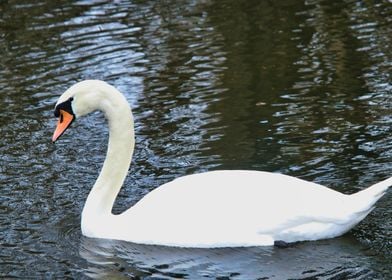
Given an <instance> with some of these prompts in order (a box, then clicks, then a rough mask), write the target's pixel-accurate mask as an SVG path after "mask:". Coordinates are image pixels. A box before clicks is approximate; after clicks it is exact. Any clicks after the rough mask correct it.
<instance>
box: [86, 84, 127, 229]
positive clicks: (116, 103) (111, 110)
mask: <svg viewBox="0 0 392 280" xmlns="http://www.w3.org/2000/svg"><path fill="white" fill-rule="evenodd" d="M95 105H96V107H97V109H98V110H101V111H103V113H104V114H105V116H106V118H107V120H108V122H109V143H108V149H107V154H106V159H105V162H104V164H103V167H102V170H101V173H100V174H99V176H98V179H97V180H96V182H95V184H94V186H93V188H92V189H91V191H90V194H89V195H88V198H87V200H86V203H85V205H84V208H83V212H82V230H83V228H87V227H88V226H87V225H88V224H90V223H97V222H99V220H97V219H99V218H102V217H108V216H111V215H112V208H113V204H114V201H115V199H116V197H117V195H118V192H119V191H120V189H121V186H122V185H123V182H124V179H125V177H126V176H127V173H128V169H129V166H130V163H131V159H132V153H133V149H134V143H135V140H134V129H133V117H132V112H131V109H130V107H129V104H128V102H127V100H126V99H125V97H124V96H123V95H122V94H121V93H120V92H119V91H117V90H116V89H115V88H114V87H111V86H108V87H104V88H100V89H99V91H98V92H97V99H96V104H95Z"/></svg>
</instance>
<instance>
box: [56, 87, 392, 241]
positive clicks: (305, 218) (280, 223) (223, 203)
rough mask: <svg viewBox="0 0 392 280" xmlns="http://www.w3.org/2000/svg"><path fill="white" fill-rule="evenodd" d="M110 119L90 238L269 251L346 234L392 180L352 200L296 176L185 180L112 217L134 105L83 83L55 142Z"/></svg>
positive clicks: (239, 173)
mask: <svg viewBox="0 0 392 280" xmlns="http://www.w3.org/2000/svg"><path fill="white" fill-rule="evenodd" d="M96 110H99V111H102V112H103V113H104V115H105V117H106V119H107V120H108V125H109V143H108V147H107V154H106V158H105V160H104V163H103V167H102V169H101V172H100V174H99V176H98V178H97V180H96V182H95V184H94V186H93V187H92V189H91V191H90V193H89V195H88V197H87V200H86V202H85V205H84V208H83V211H82V215H81V230H82V234H83V235H84V236H87V237H92V238H105V239H115V240H124V241H129V242H134V243H140V244H155V245H166V246H176V247H198V248H215V247H244V246H267V245H274V244H276V242H284V243H285V244H286V243H290V242H296V241H307V240H309V241H310V240H318V239H327V238H333V237H337V236H340V235H342V234H344V233H346V232H347V231H349V230H350V229H351V228H352V227H354V226H355V225H356V224H358V223H359V222H360V221H361V220H362V219H364V218H365V217H366V215H368V214H369V213H370V212H371V211H372V209H373V207H374V204H375V203H376V201H377V200H378V199H380V198H381V197H382V196H383V195H384V193H385V192H386V191H387V190H388V188H389V186H390V185H392V177H391V178H389V179H386V180H384V181H381V182H379V183H377V184H374V185H373V186H371V187H369V188H367V189H364V190H362V191H359V192H357V193H355V194H351V195H346V194H342V193H340V192H337V191H335V190H332V189H329V188H327V187H324V186H322V185H319V184H316V183H312V182H307V181H304V180H301V179H298V178H295V177H291V176H287V175H283V174H277V173H270V172H263V171H246V170H221V171H210V172H205V173H200V174H194V175H187V176H183V177H180V178H177V179H175V180H173V181H171V182H168V183H165V184H163V185H162V186H160V187H158V188H156V189H154V190H153V191H151V192H150V193H148V194H147V195H146V196H145V197H143V198H142V199H141V200H140V201H139V202H137V203H136V204H135V205H134V206H133V207H131V208H129V209H128V210H126V211H125V212H123V213H121V214H117V215H115V214H112V207H113V204H114V202H115V199H116V196H117V194H118V192H119V190H120V188H121V186H122V184H123V182H124V179H125V177H126V175H127V173H128V169H129V166H130V163H131V158H132V154H133V151H134V144H135V140H134V128H133V116H132V112H131V108H130V106H129V104H128V102H127V100H126V99H125V97H124V95H123V94H122V93H120V92H119V91H118V90H117V89H116V88H115V87H113V86H111V85H109V84H108V83H106V82H104V81H99V80H85V81H81V82H78V83H76V84H75V85H73V86H72V87H70V88H69V89H68V90H66V91H65V92H64V93H63V94H62V95H61V96H60V98H59V100H58V102H57V103H56V106H55V112H54V114H55V116H56V117H58V118H59V119H58V122H57V127H56V129H55V131H54V134H53V138H52V141H53V142H55V141H57V140H58V139H59V137H60V136H61V135H62V134H63V133H64V131H65V130H66V129H67V128H68V127H69V126H70V125H71V124H72V123H73V122H74V120H75V119H78V118H79V117H82V116H83V115H86V114H88V113H91V112H93V111H96Z"/></svg>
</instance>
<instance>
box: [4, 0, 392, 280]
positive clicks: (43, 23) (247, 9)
mask: <svg viewBox="0 0 392 280" xmlns="http://www.w3.org/2000/svg"><path fill="white" fill-rule="evenodd" d="M391 34H392V4H391V3H389V2H388V1H359V0H354V1H351V0H350V1H349V0H346V1H319V0H309V1H256V0H255V1H229V0H225V1H209V0H201V1H134V2H130V1H69V0H61V1H33V0H30V1H28V0H23V1H11V0H10V1H1V2H0V50H1V56H0V108H1V110H0V126H1V140H2V141H1V145H0V157H1V165H0V179H1V193H0V248H1V251H0V277H6V278H11V277H32V278H63V277H71V278H89V277H92V278H106V279H107V278H112V279H113V278H114V279H121V278H125V279H127V278H132V277H135V278H144V277H146V278H149V279H162V278H163V279H167V278H175V279H178V278H189V279H200V278H217V279H257V278H258V279H390V278H392V271H391V267H392V255H391V242H392V234H391V232H392V222H391V214H392V211H391V209H392V204H391V202H390V201H391V199H390V198H391V195H390V193H389V194H387V195H386V197H384V198H383V199H382V200H381V201H380V202H379V203H378V204H377V208H376V209H375V210H374V211H373V213H372V214H370V215H369V217H368V218H367V219H366V220H365V221H364V222H362V223H361V224H360V225H359V226H357V227H356V228H355V229H354V230H352V231H351V232H350V233H348V234H347V235H346V236H344V237H342V238H338V239H333V240H326V241H319V242H307V243H300V244H295V245H293V246H292V247H290V248H286V249H278V248H270V247H265V248H247V249H240V248H239V249H238V248H237V249H215V250H199V249H192V250H190V249H175V248H166V247H157V246H142V245H135V244H131V243H127V242H115V241H109V240H93V239H88V238H84V237H82V236H81V233H80V229H79V227H80V226H79V224H80V213H81V210H82V207H83V203H84V200H85V198H86V196H87V194H88V192H89V188H90V187H91V185H92V183H93V182H94V180H95V178H96V176H97V174H98V172H99V169H100V166H101V164H102V162H103V159H104V153H105V150H106V141H107V129H106V124H105V121H104V119H103V117H102V116H101V115H100V114H93V115H92V116H90V117H88V118H86V119H84V120H83V121H82V120H80V121H78V122H77V125H75V126H74V127H73V129H72V130H71V131H67V134H66V135H65V136H64V137H62V140H61V141H60V142H59V143H58V144H56V145H53V144H52V143H51V142H50V140H51V135H52V131H53V129H54V125H55V119H54V118H53V106H54V103H55V101H56V100H57V97H58V96H59V95H60V94H61V93H62V92H63V91H64V90H65V89H66V88H67V87H69V86H70V85H72V84H73V83H75V82H76V81H80V80H82V79H88V78H94V79H102V80H106V81H108V82H110V83H111V84H113V85H115V86H116V87H118V88H119V89H120V90H121V91H122V92H124V94H125V95H126V97H127V98H128V100H129V102H130V103H131V105H132V107H133V111H134V115H135V125H136V134H137V139H136V140H137V148H136V152H135V156H134V159H133V162H132V167H131V169H130V172H129V176H128V178H127V180H126V187H125V188H123V189H122V191H121V193H120V197H119V198H118V200H117V202H116V205H115V209H114V211H115V212H120V211H122V210H124V209H127V208H128V207H129V206H130V205H132V204H133V203H135V202H136V201H138V200H139V199H140V198H141V197H142V196H143V195H144V194H146V193H148V192H149V191H150V190H152V189H154V188H155V187H157V186H159V185H161V184H162V183H164V182H167V181H169V180H172V179H174V178H176V177H178V176H181V175H184V174H191V173H195V172H201V171H206V170H213V169H239V168H242V169H254V170H268V171H275V172H282V173H285V174H290V175H294V176H298V177H300V178H303V179H307V180H311V181H315V182H318V183H321V184H324V185H327V186H329V187H332V188H334V189H337V190H339V191H343V192H346V193H352V192H355V191H357V190H359V189H362V188H364V187H366V186H368V185H370V184H372V183H374V182H376V181H379V180H381V179H384V178H386V177H388V176H390V171H391V161H392V144H391V143H392V135H391V130H392V129H391V125H392V95H391V93H392V80H391V76H390V75H391V69H392V67H391V64H392V57H391V56H392V53H391V49H392V45H391V44H392V38H391ZM157 230H159V228H157Z"/></svg>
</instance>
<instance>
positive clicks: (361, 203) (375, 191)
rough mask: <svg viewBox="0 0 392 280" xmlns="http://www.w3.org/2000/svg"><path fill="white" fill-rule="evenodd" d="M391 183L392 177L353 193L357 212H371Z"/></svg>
mask: <svg viewBox="0 0 392 280" xmlns="http://www.w3.org/2000/svg"><path fill="white" fill-rule="evenodd" d="M391 185H392V177H391V178H388V179H386V180H383V181H381V182H378V183H376V184H374V185H372V186H370V187H368V188H367V189H364V190H362V191H359V192H357V193H354V194H352V195H351V196H352V198H353V201H354V206H355V208H356V211H355V212H358V213H366V212H367V213H370V212H371V209H373V205H374V204H375V203H376V202H377V201H378V200H379V199H380V198H381V197H382V196H383V195H384V194H385V193H386V192H387V190H388V189H389V187H390V186H391ZM369 210H370V211H369Z"/></svg>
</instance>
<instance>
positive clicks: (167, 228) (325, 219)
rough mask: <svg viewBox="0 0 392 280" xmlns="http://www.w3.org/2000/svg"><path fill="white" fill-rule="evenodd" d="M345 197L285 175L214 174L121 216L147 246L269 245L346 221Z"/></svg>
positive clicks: (155, 195) (181, 182)
mask: <svg viewBox="0 0 392 280" xmlns="http://www.w3.org/2000/svg"><path fill="white" fill-rule="evenodd" d="M345 197H346V196H345V195H343V194H341V193H339V192H336V191H334V190H331V189H328V188H326V187H324V186H321V185H318V184H315V183H311V182H307V181H304V180H301V179H297V178H294V177H290V176H287V175H282V174H276V173H269V172H260V171H213V172H206V173H200V174H194V175H188V176H184V177H180V178H178V179H175V180H174V181H171V182H169V183H166V184H164V185H162V186H160V187H159V188H157V189H155V190H153V191H152V192H150V193H149V194H147V195H146V196H145V197H144V198H143V199H141V200H140V201H139V202H138V203H137V204H135V206H133V207H132V208H130V209H129V210H128V211H126V212H124V213H123V214H122V215H121V216H122V217H123V219H124V223H129V224H130V225H131V224H132V236H134V239H142V240H143V241H142V242H143V243H145V242H148V241H150V242H153V241H154V242H155V243H160V242H159V240H160V239H162V243H166V244H167V243H170V242H169V240H176V242H179V243H181V242H183V243H186V244H188V245H189V243H190V242H193V243H194V242H204V243H208V242H210V243H216V242H229V240H230V242H231V243H232V242H233V241H236V240H237V241H238V242H239V243H241V244H243V242H244V240H247V242H253V243H254V242H256V241H255V239H262V240H261V241H258V243H266V242H267V241H265V239H268V242H271V240H270V239H271V238H272V236H276V235H277V233H280V232H284V231H285V230H287V229H290V228H295V227H298V226H301V225H304V224H309V223H330V222H336V223H339V222H341V221H344V220H345V219H346V213H345V212H344V211H342V209H344V207H345V206H344V205H345ZM173 229H175V230H173ZM156 232H159V234H157V233H156ZM184 239H188V240H184ZM190 239H192V240H190ZM207 239H208V240H209V241H208V242H207V241H206V240H207ZM225 239H227V240H226V241H225ZM230 242H229V243H230ZM193 243H192V244H193ZM231 243H230V244H231ZM234 243H235V242H234ZM272 243H273V241H272ZM174 245H175V244H174ZM197 246H200V244H197Z"/></svg>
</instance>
